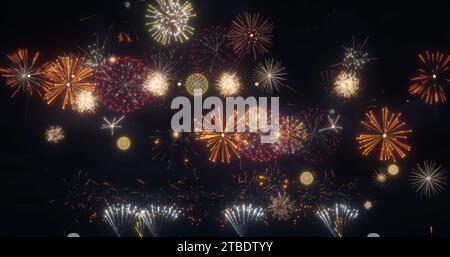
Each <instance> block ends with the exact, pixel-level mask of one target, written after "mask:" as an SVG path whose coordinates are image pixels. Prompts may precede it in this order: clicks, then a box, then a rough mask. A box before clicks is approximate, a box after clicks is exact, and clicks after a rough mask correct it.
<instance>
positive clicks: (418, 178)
mask: <svg viewBox="0 0 450 257" xmlns="http://www.w3.org/2000/svg"><path fill="white" fill-rule="evenodd" d="M445 173H446V171H445V170H444V169H442V167H441V165H437V164H436V163H435V162H428V161H426V162H424V163H423V166H420V165H419V164H417V168H415V169H413V171H412V173H411V176H410V181H411V185H412V187H413V188H414V189H415V190H416V192H418V193H420V194H421V195H424V196H426V197H428V198H431V197H432V196H435V195H438V194H439V193H440V192H442V191H443V190H444V189H445V187H446V185H447V176H445Z"/></svg>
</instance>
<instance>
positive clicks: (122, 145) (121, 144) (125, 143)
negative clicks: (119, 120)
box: [117, 137, 131, 151]
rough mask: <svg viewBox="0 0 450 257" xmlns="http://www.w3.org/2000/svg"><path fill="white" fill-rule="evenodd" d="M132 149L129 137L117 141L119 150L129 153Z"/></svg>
mask: <svg viewBox="0 0 450 257" xmlns="http://www.w3.org/2000/svg"><path fill="white" fill-rule="evenodd" d="M130 147H131V140H130V139H129V138H128V137H120V138H119V139H117V148H119V150H122V151H128V150H129V149H130Z"/></svg>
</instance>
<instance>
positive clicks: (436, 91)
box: [409, 51, 450, 104]
mask: <svg viewBox="0 0 450 257" xmlns="http://www.w3.org/2000/svg"><path fill="white" fill-rule="evenodd" d="M418 59H419V69H418V72H417V74H416V75H415V76H414V77H413V78H412V79H411V82H412V84H411V86H410V87H409V93H410V94H411V95H417V96H419V97H420V99H421V100H422V101H424V102H425V103H427V104H439V103H445V102H446V101H447V96H446V94H445V87H446V86H448V84H449V83H450V74H449V64H450V55H447V54H443V53H440V52H435V53H430V52H428V51H426V52H425V53H421V54H419V55H418Z"/></svg>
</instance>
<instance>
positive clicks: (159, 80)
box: [144, 71, 169, 96]
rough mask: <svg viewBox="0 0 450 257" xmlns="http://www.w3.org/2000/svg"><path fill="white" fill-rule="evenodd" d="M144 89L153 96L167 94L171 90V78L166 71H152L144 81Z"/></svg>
mask: <svg viewBox="0 0 450 257" xmlns="http://www.w3.org/2000/svg"><path fill="white" fill-rule="evenodd" d="M144 90H145V91H147V92H149V93H150V94H152V95H153V96H165V95H167V91H168V90H169V79H168V76H167V74H165V73H164V72H158V71H154V72H151V73H150V74H149V75H148V77H147V80H146V81H145V83H144Z"/></svg>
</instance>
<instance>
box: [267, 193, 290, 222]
mask: <svg viewBox="0 0 450 257" xmlns="http://www.w3.org/2000/svg"><path fill="white" fill-rule="evenodd" d="M269 202H270V203H269V206H268V207H267V212H268V213H269V214H270V215H271V217H272V218H274V219H276V220H279V221H286V220H289V219H290V218H291V216H292V214H293V213H294V212H295V211H296V208H295V203H294V202H293V201H292V200H291V197H290V196H289V195H288V194H286V192H283V193H280V192H278V194H277V195H276V196H271V197H270V199H269Z"/></svg>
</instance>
